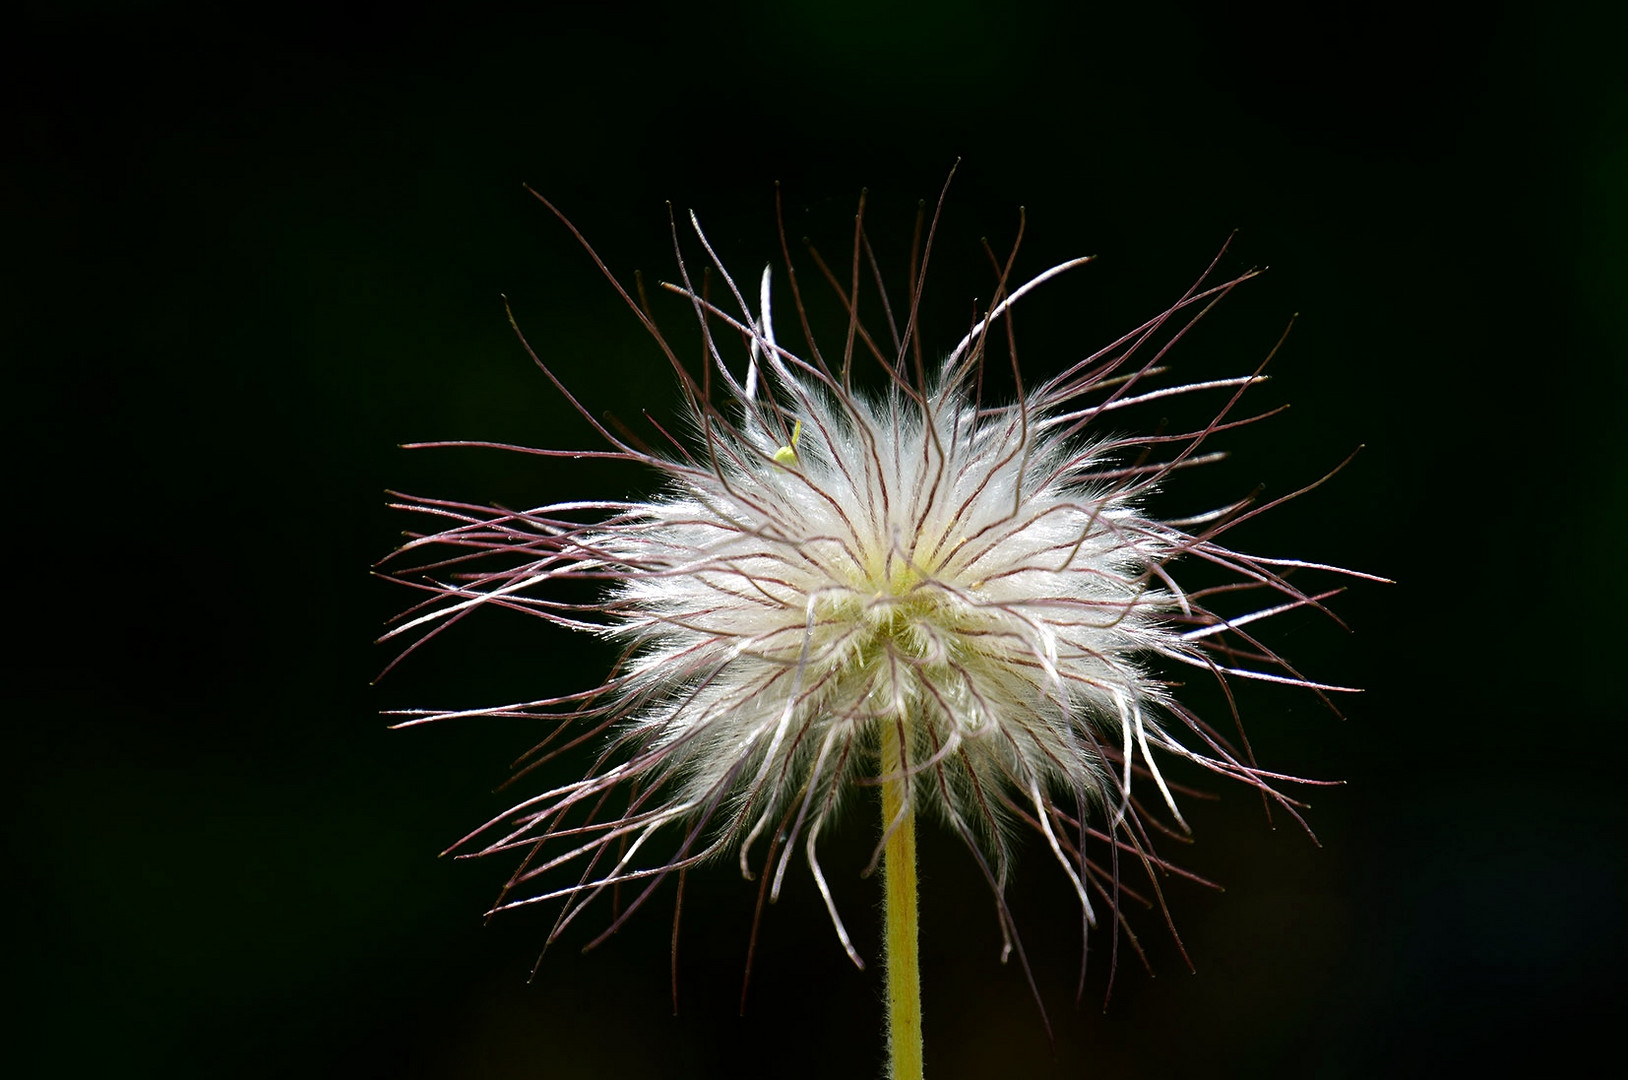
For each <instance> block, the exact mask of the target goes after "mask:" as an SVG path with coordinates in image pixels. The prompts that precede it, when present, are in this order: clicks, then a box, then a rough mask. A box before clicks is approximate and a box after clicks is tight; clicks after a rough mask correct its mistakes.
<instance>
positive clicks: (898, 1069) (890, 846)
mask: <svg viewBox="0 0 1628 1080" xmlns="http://www.w3.org/2000/svg"><path fill="white" fill-rule="evenodd" d="M901 728H902V729H903V730H904V734H905V736H906V739H907V740H908V735H909V721H908V720H900V721H898V722H897V723H887V722H884V723H883V724H882V776H883V777H884V779H883V780H882V828H883V829H884V830H886V829H888V828H890V827H892V825H893V822H894V820H895V819H898V818H900V815H901V811H902V812H903V816H902V819H901V820H899V824H898V827H897V828H895V829H893V834H892V835H891V836H889V837H888V838H887V849H886V850H885V851H884V852H883V857H882V880H883V883H884V886H885V889H886V892H887V957H886V961H887V962H886V967H887V1005H888V1058H889V1062H890V1069H889V1076H891V1077H892V1080H921V962H920V959H919V957H918V956H917V953H916V810H915V804H914V802H912V801H911V800H910V798H909V797H908V794H907V788H908V783H909V781H908V780H907V779H906V778H905V777H904V776H903V775H902V773H903V771H904V768H905V761H904V754H903V752H902V747H901V745H900V738H899V736H900V729H901Z"/></svg>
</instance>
